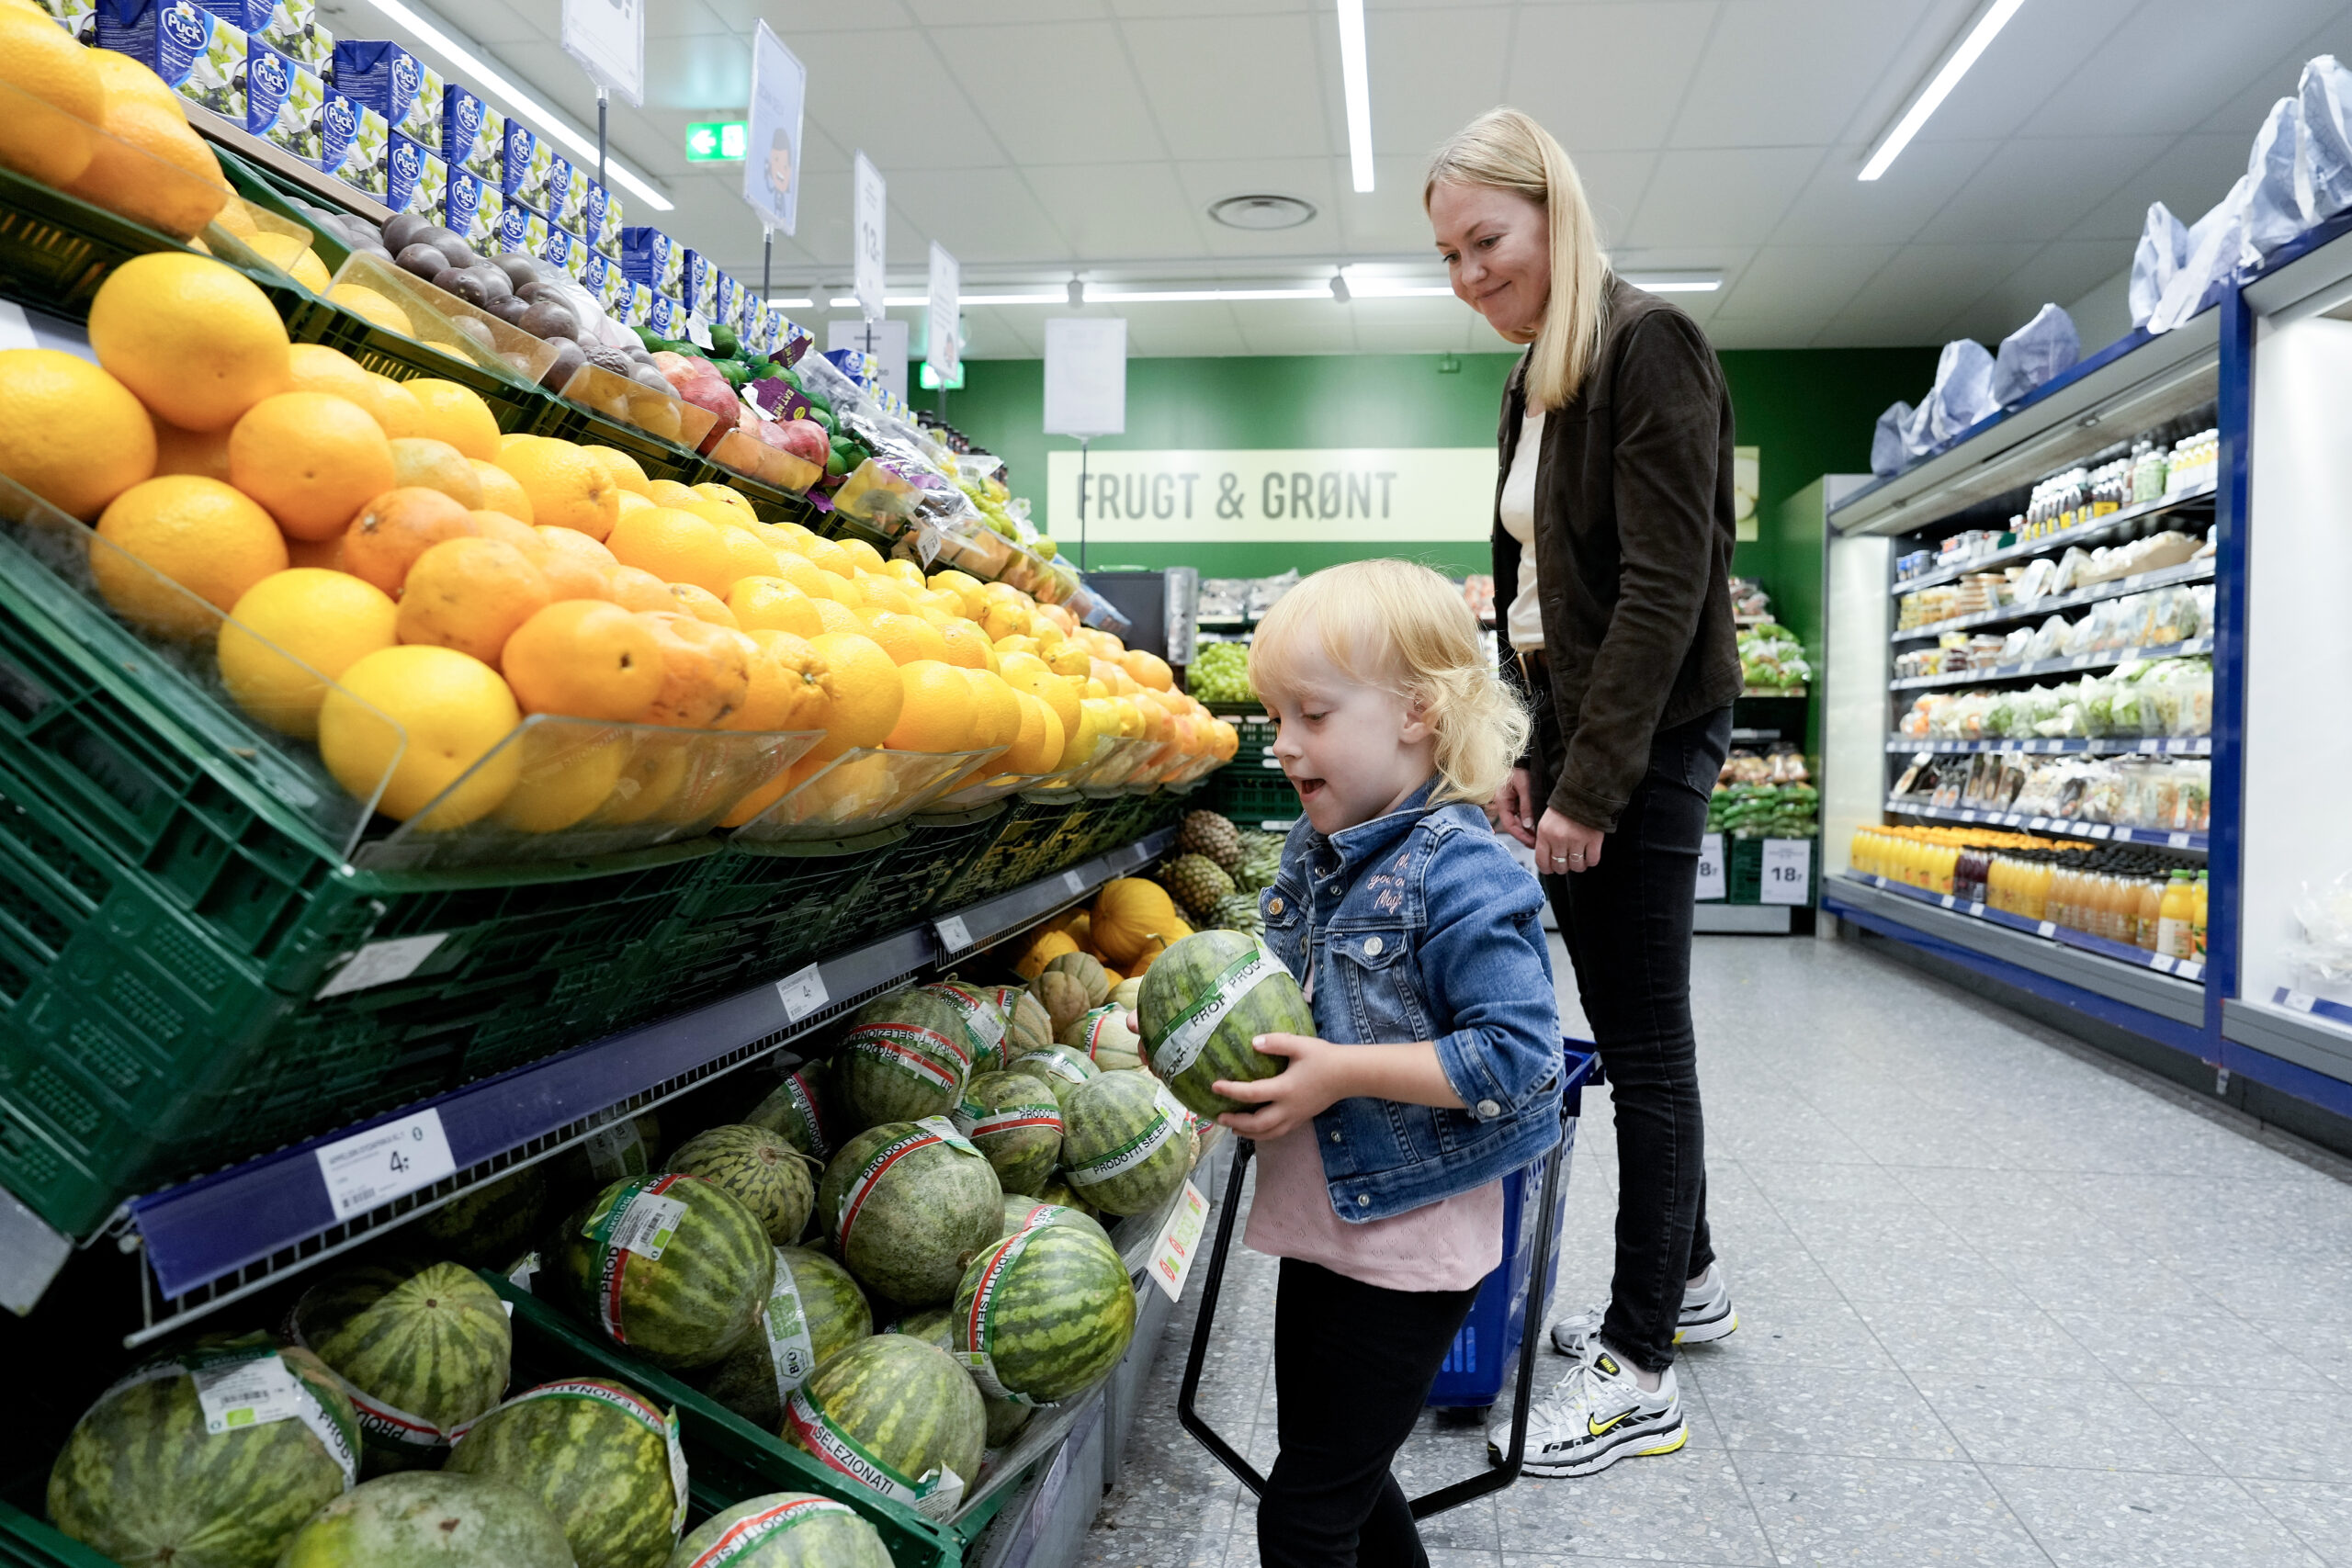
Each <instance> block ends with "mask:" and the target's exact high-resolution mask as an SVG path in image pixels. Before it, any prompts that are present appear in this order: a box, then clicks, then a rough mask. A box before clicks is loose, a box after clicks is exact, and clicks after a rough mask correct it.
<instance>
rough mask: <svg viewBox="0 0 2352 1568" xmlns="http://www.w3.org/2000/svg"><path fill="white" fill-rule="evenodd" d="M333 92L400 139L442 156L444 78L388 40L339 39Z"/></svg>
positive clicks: (336, 44) (335, 59) (336, 45)
mask: <svg viewBox="0 0 2352 1568" xmlns="http://www.w3.org/2000/svg"><path fill="white" fill-rule="evenodd" d="M334 90H335V91H336V92H338V93H341V94H342V95H343V96H345V97H346V98H349V99H351V100H352V101H353V102H355V103H359V104H364V105H366V106H367V107H369V108H371V109H374V110H375V111H376V112H377V113H378V114H379V115H382V116H383V117H384V123H385V124H386V125H387V126H389V127H390V128H391V130H392V133H393V134H394V135H396V136H405V137H407V138H408V139H409V140H410V141H413V142H415V143H416V144H417V145H418V146H420V147H422V148H424V150H425V151H426V152H435V153H437V152H440V151H441V97H442V93H443V91H444V89H443V87H442V85H441V73H439V72H438V71H435V70H433V69H431V68H430V67H429V66H427V65H426V64H425V63H424V62H423V61H421V60H419V59H417V57H416V56H414V55H413V54H411V53H410V52H409V51H407V50H404V49H402V48H401V46H400V45H399V44H396V43H394V42H392V41H391V40H390V39H337V40H336V42H335V46H334Z"/></svg>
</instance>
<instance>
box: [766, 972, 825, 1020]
mask: <svg viewBox="0 0 2352 1568" xmlns="http://www.w3.org/2000/svg"><path fill="white" fill-rule="evenodd" d="M775 994H776V998H777V999H778V1000H779V1001H781V1002H783V1003H784V1016H785V1019H786V1021H787V1022H791V1023H798V1022H799V1021H801V1020H802V1019H804V1018H807V1017H808V1016H809V1014H810V1013H812V1012H815V1011H816V1010H818V1009H819V1008H820V1007H823V1006H824V1005H825V1004H826V1003H827V1002H828V1001H830V1000H831V999H832V998H831V997H829V996H828V995H827V994H826V992H825V975H824V968H823V966H822V965H821V964H809V966H808V967H807V968H806V969H796V970H794V971H793V972H792V973H791V974H789V975H786V976H785V977H784V978H783V979H781V980H778V981H777V982H776V983H775Z"/></svg>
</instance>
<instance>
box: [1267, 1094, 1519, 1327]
mask: <svg viewBox="0 0 2352 1568" xmlns="http://www.w3.org/2000/svg"><path fill="white" fill-rule="evenodd" d="M1242 1245H1243V1246H1245V1247H1249V1248H1250V1251H1252V1252H1258V1253H1263V1254H1265V1255H1267V1256H1269V1257H1272V1258H1298V1259H1299V1260H1300V1261H1302V1262H1306V1263H1317V1264H1320V1265H1322V1266H1323V1267H1324V1268H1326V1269H1329V1270H1331V1272H1332V1273H1334V1274H1344V1275H1346V1276H1347V1277H1348V1278H1349V1279H1351V1280H1359V1281H1361V1282H1362V1283H1363V1284H1367V1285H1377V1286H1379V1287H1380V1288H1381V1289H1382V1290H1386V1291H1466V1290H1469V1289H1470V1288H1471V1287H1472V1286H1474V1285H1476V1284H1477V1283H1478V1281H1480V1280H1484V1279H1485V1278H1486V1277H1487V1275H1488V1274H1490V1273H1492V1272H1493V1271H1494V1269H1495V1266H1496V1265H1497V1264H1498V1263H1500V1262H1501V1261H1502V1258H1503V1184H1502V1183H1501V1182H1499V1181H1489V1182H1487V1184H1486V1185H1485V1186H1484V1187H1480V1188H1476V1189H1474V1190H1471V1191H1468V1192H1457V1193H1455V1194H1454V1195H1453V1197H1451V1198H1442V1199H1440V1200H1438V1201H1436V1202H1434V1203H1426V1204H1423V1205H1422V1206H1421V1207H1420V1208H1418V1209H1408V1210H1407V1211H1406V1212H1405V1213H1401V1214H1392V1215H1391V1216H1389V1217H1388V1218H1387V1219H1385V1220H1373V1221H1369V1222H1367V1223H1365V1224H1349V1223H1348V1222H1347V1221H1345V1220H1343V1219H1341V1218H1340V1216H1339V1215H1338V1214H1337V1213H1333V1212H1332V1209H1331V1189H1330V1187H1329V1185H1328V1184H1327V1183H1326V1181H1325V1179H1324V1176H1323V1153H1322V1151H1321V1150H1320V1149H1318V1148H1317V1147H1316V1145H1315V1123H1313V1122H1308V1123H1306V1125H1305V1126H1303V1127H1299V1128H1295V1129H1294V1130H1293V1131H1291V1132H1288V1133H1285V1134H1283V1135H1282V1136H1281V1137H1279V1138H1261V1139H1259V1140H1258V1190H1257V1192H1256V1194H1255V1195H1254V1196H1253V1197H1252V1198H1251V1200H1250V1225H1249V1229H1248V1230H1247V1231H1246V1232H1244V1233H1243V1235H1242Z"/></svg>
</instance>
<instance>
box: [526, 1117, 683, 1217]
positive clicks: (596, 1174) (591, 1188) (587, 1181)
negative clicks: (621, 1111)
mask: <svg viewBox="0 0 2352 1568" xmlns="http://www.w3.org/2000/svg"><path fill="white" fill-rule="evenodd" d="M661 1152H662V1119H661V1118H660V1117H658V1116H656V1115H655V1114H653V1112H651V1111H643V1112H640V1113H639V1114H638V1115H635V1116H625V1117H622V1118H621V1119H620V1120H619V1121H617V1122H606V1123H605V1125H604V1126H602V1127H599V1128H597V1129H596V1130H595V1131H594V1132H593V1133H591V1134H588V1135H587V1136H586V1137H584V1138H582V1139H581V1140H580V1141H579V1142H578V1143H575V1144H573V1145H571V1147H570V1148H568V1149H566V1150H564V1151H563V1153H561V1154H560V1155H558V1156H556V1157H555V1158H554V1159H553V1160H551V1161H549V1162H548V1163H549V1164H550V1165H551V1166H553V1167H554V1174H553V1176H552V1177H551V1178H550V1180H551V1181H552V1182H553V1184H554V1191H555V1197H556V1201H558V1202H559V1203H566V1204H569V1203H576V1202H578V1201H580V1199H581V1196H582V1194H583V1193H589V1192H601V1191H603V1190H605V1188H607V1187H609V1186H611V1185H612V1184H613V1183H614V1182H616V1181H625V1180H627V1179H628V1178H630V1177H632V1176H643V1175H646V1174H647V1173H648V1172H650V1171H656V1170H659V1169H661V1166H660V1165H658V1164H657V1163H655V1156H658V1155H660V1154H661Z"/></svg>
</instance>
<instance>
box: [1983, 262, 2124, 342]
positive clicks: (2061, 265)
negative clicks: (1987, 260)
mask: <svg viewBox="0 0 2352 1568" xmlns="http://www.w3.org/2000/svg"><path fill="white" fill-rule="evenodd" d="M2118 254H2119V253H2118V252H2117V250H2116V248H2115V247H2114V246H2113V245H2111V244H2109V243H2106V242H2104V241H2092V240H2064V241H2061V242H2059V243H2056V244H2053V245H2049V246H2046V247H2044V248H2043V249H2042V250H2041V253H2040V254H2037V255H2035V256H2034V257H2033V258H2032V259H2031V260H2030V261H2028V262H2027V263H2026V264H2025V265H2022V266H2020V267H2018V269H2017V270H2016V271H2015V272H2013V273H2011V274H2010V275H2009V276H2007V277H2006V278H2004V279H2002V280H2001V281H2000V282H1999V283H1997V284H1996V285H1995V286H1994V287H1993V288H1991V289H1990V290H1989V291H1988V292H1986V293H1985V296H1984V297H1983V298H1981V299H1977V300H1976V301H1975V302H1974V303H1973V304H1971V305H1970V306H1969V307H1968V308H1967V309H1966V310H1963V311H1962V312H1960V313H1959V314H1958V315H1956V316H1954V317H1953V318H1952V320H1951V321H1950V322H1948V323H1947V326H1948V329H1949V331H1948V333H1947V334H1946V335H1948V336H1954V337H1957V336H1962V335H1965V336H1969V337H1973V338H1975V339H1976V340H1977V341H1978V342H1979V343H1982V344H1984V345H1985V347H1987V348H1992V347H1994V346H1996V344H1998V343H1999V342H2000V341H2001V339H2003V338H2005V337H2007V336H2008V335H2009V334H2010V333H2013V332H2015V331H2017V330H2018V328H2019V327H2021V326H2023V325H2025V324H2026V322H2028V321H2031V320H2032V319H2033V316H2034V312H2035V311H2037V310H2041V308H2042V306H2044V305H2060V306H2065V305H2071V304H2073V303H2074V302H2075V300H2077V299H2081V298H2082V297H2083V296H2084V295H2085V294H2086V293H2088V292H2089V291H2090V290H2091V289H2093V288H2097V287H2098V285H2099V284H2101V283H2103V282H2105V281H2106V280H2107V279H2108V278H2109V276H2112V275H2113V274H2114V272H2115V270H2116V260H2117V256H2118ZM2125 259H2126V260H2128V259H2129V258H2128V257H2126V258H2125ZM2078 330H2079V329H2078ZM2102 346H2104V344H2099V343H2094V342H2088V341H2086V342H2085V343H2084V344H2083V348H2084V350H2085V352H2086V353H2087V352H2089V351H2091V350H2094V349H2098V348H2100V347H2102Z"/></svg>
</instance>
